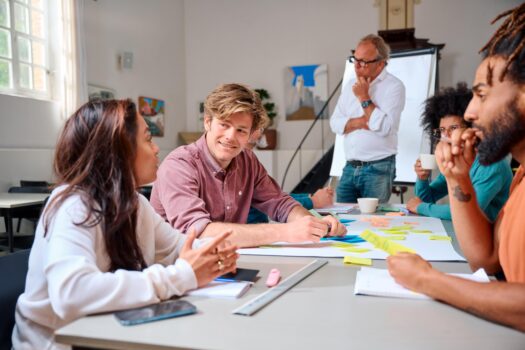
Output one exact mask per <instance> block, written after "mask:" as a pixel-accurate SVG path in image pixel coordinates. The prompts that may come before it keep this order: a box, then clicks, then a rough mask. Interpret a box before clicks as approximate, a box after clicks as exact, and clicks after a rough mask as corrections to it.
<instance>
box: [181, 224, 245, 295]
mask: <svg viewBox="0 0 525 350" xmlns="http://www.w3.org/2000/svg"><path fill="white" fill-rule="evenodd" d="M231 233H232V231H227V232H224V233H222V234H220V235H218V236H216V237H214V238H213V239H212V240H210V242H209V243H207V244H205V245H203V246H201V247H199V248H197V249H192V246H193V242H194V241H195V237H196V234H195V230H191V232H190V233H189V234H188V238H186V242H184V246H183V247H182V250H181V253H180V256H179V257H180V258H182V259H184V260H186V261H187V262H188V263H189V264H190V265H191V267H192V269H193V272H194V273H195V277H196V278H197V285H198V286H199V287H202V286H205V285H206V284H208V283H210V282H211V281H213V280H214V279H215V278H217V277H219V276H221V275H224V274H225V273H228V272H235V270H236V269H237V259H238V258H239V254H237V252H236V251H237V247H236V246H234V245H232V244H230V243H229V242H228V241H227V240H226V238H228V236H230V235H231Z"/></svg>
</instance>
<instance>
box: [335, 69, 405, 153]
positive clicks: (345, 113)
mask: <svg viewBox="0 0 525 350" xmlns="http://www.w3.org/2000/svg"><path fill="white" fill-rule="evenodd" d="M355 82H356V79H351V80H350V81H348V83H347V84H346V85H345V86H344V87H343V91H342V93H341V96H340V97H339V100H338V101H337V106H336V107H335V111H334V113H333V114H332V117H331V118H330V127H331V128H332V131H333V132H334V133H336V134H338V135H343V133H344V129H345V125H346V123H347V121H348V120H349V119H353V118H359V117H362V116H363V115H364V111H363V108H362V107H361V102H360V101H359V99H358V98H357V97H355V95H354V93H353V91H352V85H354V84H355ZM369 94H370V99H371V100H372V102H373V103H374V105H375V107H376V108H375V109H374V111H373V112H372V115H371V116H370V120H369V121H368V128H369V129H370V130H364V129H359V130H355V131H353V132H351V133H349V134H346V135H344V148H345V157H346V160H361V161H373V160H379V159H383V158H386V157H389V156H391V155H393V154H396V153H397V131H398V129H399V122H400V120H401V112H402V111H403V108H404V107H405V86H404V85H403V83H402V82H401V80H399V79H398V78H396V77H395V76H393V75H392V74H390V73H388V72H387V71H386V69H383V70H382V71H381V73H380V74H379V75H378V76H377V77H376V78H375V79H374V80H373V81H372V83H371V84H370V90H369Z"/></svg>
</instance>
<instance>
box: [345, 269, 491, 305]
mask: <svg viewBox="0 0 525 350" xmlns="http://www.w3.org/2000/svg"><path fill="white" fill-rule="evenodd" d="M449 275H453V276H457V277H462V278H465V279H468V280H471V281H476V282H490V280H489V277H488V276H487V274H486V273H485V270H483V269H479V270H478V271H476V272H475V273H473V274H462V273H451V274H449ZM354 294H356V295H358V294H361V295H373V296H380V297H391V298H408V299H430V298H429V297H427V296H426V295H424V294H421V293H416V292H413V291H411V290H409V289H406V288H404V287H402V286H401V285H399V284H397V283H396V282H395V281H394V279H393V278H392V276H390V273H389V272H388V270H386V269H376V268H372V267H362V268H361V270H359V271H357V275H356V279H355V286H354Z"/></svg>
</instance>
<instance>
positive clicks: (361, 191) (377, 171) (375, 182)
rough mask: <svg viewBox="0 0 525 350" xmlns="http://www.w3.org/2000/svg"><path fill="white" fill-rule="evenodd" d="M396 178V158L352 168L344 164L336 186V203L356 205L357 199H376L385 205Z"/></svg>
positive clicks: (347, 163) (348, 163)
mask: <svg viewBox="0 0 525 350" xmlns="http://www.w3.org/2000/svg"><path fill="white" fill-rule="evenodd" d="M395 177H396V156H395V155H393V156H390V157H387V158H384V159H381V160H377V161H373V162H366V164H364V165H361V166H353V165H352V164H350V162H346V165H345V167H344V169H343V175H342V176H341V179H340V180H339V185H338V186H337V201H338V202H341V203H357V198H361V197H371V198H378V199H379V203H387V202H388V200H389V199H390V194H391V193H392V182H393V181H394V178H395Z"/></svg>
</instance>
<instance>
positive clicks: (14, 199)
mask: <svg viewBox="0 0 525 350" xmlns="http://www.w3.org/2000/svg"><path fill="white" fill-rule="evenodd" d="M47 197H49V193H0V216H4V217H5V218H6V219H7V220H6V223H7V227H6V233H7V239H8V246H9V251H10V252H12V251H13V216H14V215H15V214H16V212H17V211H18V210H19V209H22V208H23V209H27V208H28V207H33V206H37V207H41V206H42V204H44V201H45V200H46V198H47Z"/></svg>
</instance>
